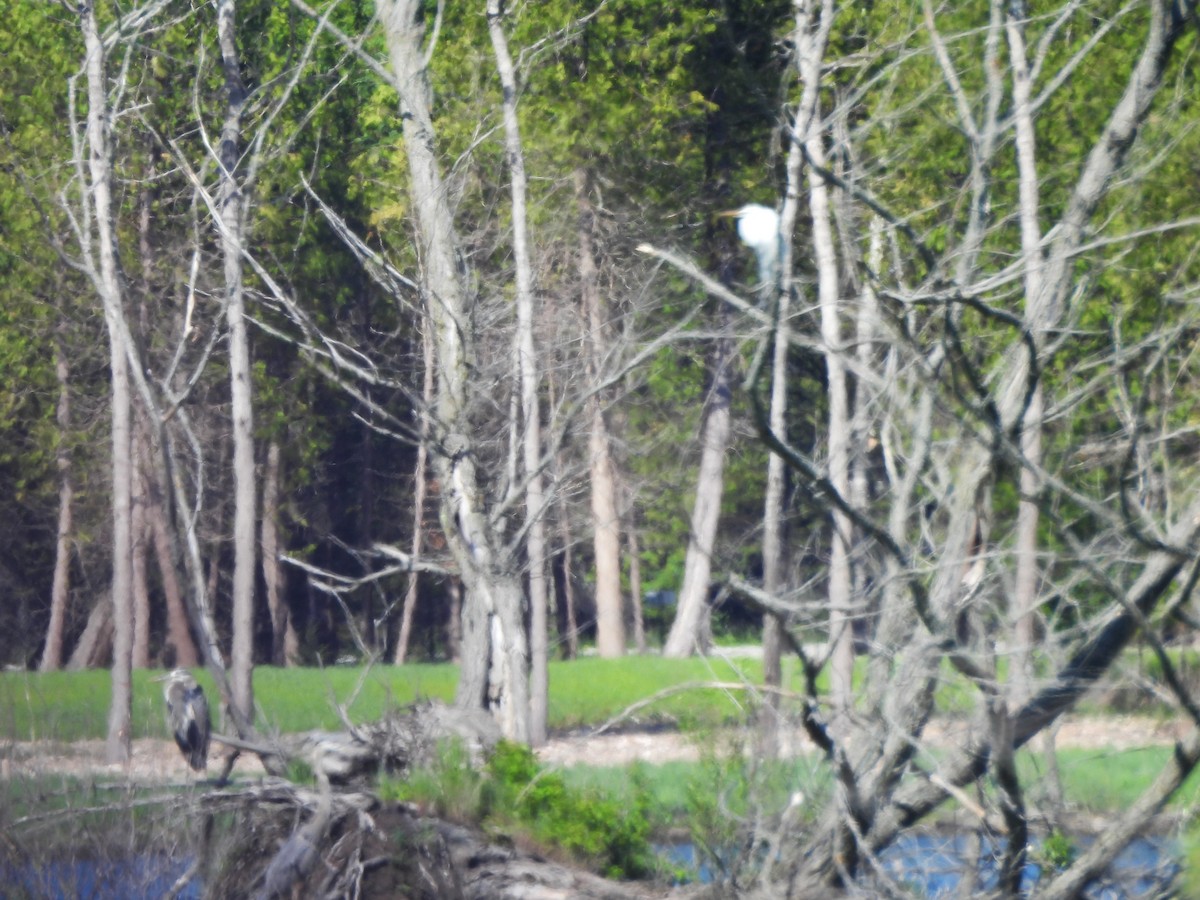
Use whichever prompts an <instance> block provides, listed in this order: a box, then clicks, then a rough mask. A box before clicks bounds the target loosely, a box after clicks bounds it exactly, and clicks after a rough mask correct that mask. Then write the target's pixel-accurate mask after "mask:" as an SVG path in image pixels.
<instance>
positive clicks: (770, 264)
mask: <svg viewBox="0 0 1200 900" xmlns="http://www.w3.org/2000/svg"><path fill="white" fill-rule="evenodd" d="M723 215H727V216H732V217H734V218H736V219H737V232H738V237H739V238H741V240H742V243H743V244H745V245H746V246H747V247H749V248H750V249H751V250H753V251H754V255H755V256H756V257H758V283H759V286H760V287H763V286H765V285H768V284H775V283H776V282H777V281H778V279H779V260H780V257H781V256H782V246H781V240H780V236H779V213H777V212H775V210H773V209H771V208H770V207H769V206H762V205H761V204H758V203H747V204H746V205H745V206H743V207H741V208H739V209H735V210H731V211H730V212H728V213H723Z"/></svg>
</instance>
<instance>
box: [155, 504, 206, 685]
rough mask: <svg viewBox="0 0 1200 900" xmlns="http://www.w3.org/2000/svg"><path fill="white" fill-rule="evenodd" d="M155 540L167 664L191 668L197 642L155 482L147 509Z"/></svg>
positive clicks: (194, 661)
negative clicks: (163, 603) (164, 611)
mask: <svg viewBox="0 0 1200 900" xmlns="http://www.w3.org/2000/svg"><path fill="white" fill-rule="evenodd" d="M146 512H147V516H148V518H149V523H150V529H151V532H152V535H153V539H154V554H155V558H156V559H157V561H158V572H159V577H160V578H161V579H162V589H163V596H164V598H165V601H166V606H167V646H168V647H170V648H171V651H172V659H171V660H170V661H169V663H168V664H169V665H170V666H172V667H175V666H181V667H183V668H185V669H190V668H191V667H192V666H195V665H197V664H198V663H199V661H200V657H199V655H198V654H197V653H196V643H195V641H193V640H192V634H191V632H190V631H189V630H188V614H187V609H186V608H185V606H184V600H183V592H182V590H181V589H180V586H179V575H178V572H177V570H176V568H175V554H174V552H173V551H172V549H171V535H170V532H169V528H170V526H169V525H168V524H167V515H166V510H165V509H164V508H163V502H162V490H161V488H160V487H159V486H158V484H157V482H155V483H153V484H152V486H151V492H150V506H149V508H148V509H147V510H146Z"/></svg>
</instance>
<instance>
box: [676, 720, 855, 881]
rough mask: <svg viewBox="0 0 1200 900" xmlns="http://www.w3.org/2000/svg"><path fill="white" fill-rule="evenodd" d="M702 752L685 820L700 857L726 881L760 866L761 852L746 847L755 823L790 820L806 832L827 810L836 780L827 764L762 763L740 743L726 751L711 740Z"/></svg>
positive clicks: (811, 760)
mask: <svg viewBox="0 0 1200 900" xmlns="http://www.w3.org/2000/svg"><path fill="white" fill-rule="evenodd" d="M701 746H702V747H703V748H704V750H703V752H702V755H701V759H700V762H699V763H698V764H697V765H696V766H695V767H694V769H693V776H692V779H691V781H690V782H689V783H688V786H687V807H686V809H687V812H686V815H685V817H684V818H685V821H686V823H687V827H688V829H689V831H690V833H691V838H692V842H693V843H694V844H695V847H696V850H697V854H698V856H700V857H701V858H703V859H704V861H705V862H706V863H707V864H708V865H709V866H710V867H711V868H712V869H713V871H716V872H720V873H721V874H722V876H724V877H732V875H733V873H735V872H740V871H744V868H745V867H747V866H750V867H756V866H757V865H758V864H759V863H760V862H761V860H760V859H758V857H757V855H756V854H757V853H758V848H756V847H751V846H748V842H747V841H746V835H747V833H748V832H749V829H750V826H751V823H754V822H757V823H759V824H762V823H766V822H772V821H779V820H780V818H781V817H783V816H785V815H786V816H787V817H788V820H789V822H790V823H791V826H792V827H803V826H804V824H805V823H806V822H807V821H808V819H809V818H810V816H811V814H812V813H813V812H815V811H816V810H820V809H822V808H824V801H825V799H826V798H827V797H828V795H829V792H830V790H831V788H832V778H831V775H830V772H829V769H828V768H827V766H826V765H825V763H824V762H823V761H821V760H818V759H815V758H809V757H804V756H800V757H796V758H794V759H788V760H763V759H760V758H758V757H757V756H756V755H755V754H753V753H745V752H742V750H743V748H742V747H741V746H740V744H739V743H738V742H736V741H734V742H731V743H730V745H729V746H728V747H722V746H721V742H720V741H719V740H713V739H709V740H704V741H701Z"/></svg>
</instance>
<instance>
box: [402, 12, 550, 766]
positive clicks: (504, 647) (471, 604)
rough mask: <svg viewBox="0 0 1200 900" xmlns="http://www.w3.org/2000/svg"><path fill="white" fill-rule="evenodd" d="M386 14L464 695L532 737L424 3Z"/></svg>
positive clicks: (515, 591) (517, 605)
mask: <svg viewBox="0 0 1200 900" xmlns="http://www.w3.org/2000/svg"><path fill="white" fill-rule="evenodd" d="M379 11H380V18H381V21H382V23H383V28H384V33H385V38H386V41H387V45H388V53H389V57H390V60H391V65H392V71H393V73H394V74H395V76H396V82H395V84H396V88H397V90H398V91H399V93H400V106H401V118H402V124H403V130H404V150H405V155H406V157H407V160H408V169H409V175H410V178H411V184H412V200H413V207H414V215H415V218H416V224H417V232H418V249H419V252H420V254H421V257H422V261H423V268H422V278H423V280H424V286H425V289H426V297H427V298H428V301H429V302H428V303H427V306H426V314H427V315H428V316H429V320H430V323H431V326H432V329H433V334H434V346H435V351H436V357H437V362H438V368H437V376H438V377H437V382H436V384H437V390H436V394H437V401H436V403H435V411H436V417H435V419H434V421H435V423H436V427H437V428H438V433H437V434H435V435H434V442H433V446H435V447H436V448H437V452H436V454H435V455H434V468H435V470H436V472H437V476H438V482H439V484H440V491H441V493H440V501H441V502H440V511H441V520H442V529H443V531H444V532H445V534H446V537H447V541H448V543H449V545H450V549H451V552H452V553H453V554H454V558H455V561H456V562H457V564H458V567H459V572H460V576H461V578H462V582H463V586H464V588H465V589H466V598H465V602H464V604H463V616H462V624H463V634H462V641H463V645H462V652H461V668H460V674H459V684H458V692H457V697H456V702H457V703H458V704H459V705H461V706H466V707H480V706H491V707H492V708H493V710H494V711H495V712H496V714H497V715H498V717H499V718H500V722H501V727H502V728H503V730H504V733H505V735H506V736H507V737H508V738H510V739H512V740H517V741H521V742H528V740H529V734H530V731H529V724H530V723H529V672H528V666H529V651H528V645H527V642H526V639H525V627H524V621H523V616H524V603H525V595H524V591H523V590H522V586H521V580H520V578H519V575H518V573H517V571H516V567H515V563H514V561H513V560H512V559H511V558H509V557H508V556H507V554H502V551H501V548H500V542H499V540H498V537H497V535H496V532H495V529H494V526H493V525H492V523H491V522H490V520H489V518H488V515H487V511H486V509H485V508H484V494H483V491H482V490H481V488H480V478H479V474H478V472H477V468H476V459H475V453H474V443H473V440H474V438H473V428H472V426H471V423H470V422H469V421H468V416H467V402H468V399H469V389H468V382H467V376H468V373H469V369H470V364H471V360H472V359H473V357H474V355H475V340H476V334H475V322H474V298H473V297H471V296H469V294H468V290H467V286H466V276H467V272H466V264H465V262H464V258H463V256H462V254H461V252H460V247H459V241H458V237H457V235H456V234H455V230H454V222H453V217H452V215H451V211H450V206H449V201H448V199H447V194H446V191H445V190H444V187H443V183H442V178H441V172H440V170H439V167H438V159H437V155H436V150H435V133H434V127H433V119H432V115H431V112H430V107H429V98H430V94H431V92H430V85H429V80H428V73H427V71H426V63H425V59H424V56H425V54H424V49H423V47H422V43H423V38H424V32H425V29H424V18H423V13H422V4H421V3H420V2H418V0H384V2H383V3H381V4H380V6H379ZM493 664H494V665H493Z"/></svg>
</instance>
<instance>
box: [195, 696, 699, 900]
mask: <svg viewBox="0 0 1200 900" xmlns="http://www.w3.org/2000/svg"><path fill="white" fill-rule="evenodd" d="M348 725H349V723H348ZM499 738H500V734H499V730H498V728H497V726H496V724H495V721H494V720H493V719H492V717H491V716H489V715H488V714H487V713H484V712H478V713H475V712H469V711H463V710H457V709H453V708H450V707H447V706H444V705H442V704H438V703H423V704H418V705H416V706H413V707H410V708H409V709H407V710H405V711H403V712H399V713H396V714H392V715H388V716H386V717H385V718H384V719H383V720H381V721H379V722H374V723H371V724H368V725H353V726H349V727H348V728H347V730H346V731H342V732H311V733H308V734H303V735H294V736H288V737H286V738H281V739H279V740H278V741H276V742H274V743H273V744H272V746H271V747H269V748H263V747H253V746H248V745H246V743H245V742H242V741H239V740H236V739H232V738H228V739H227V738H219V737H218V736H216V735H214V740H222V741H224V742H225V743H228V744H230V745H231V746H235V747H237V748H238V749H240V750H250V751H253V752H259V753H264V752H267V753H274V754H276V755H277V756H279V757H282V758H291V759H300V760H304V761H306V762H307V763H309V764H310V765H311V767H312V769H313V771H314V773H315V774H316V776H317V780H318V784H319V789H318V790H316V791H314V790H312V789H309V788H304V787H300V786H297V785H295V784H293V783H292V782H290V781H287V780H286V779H282V778H269V779H265V780H263V781H261V782H259V783H257V784H251V785H245V786H242V787H240V788H237V789H235V790H229V789H225V790H214V791H210V792H208V793H206V794H204V795H203V796H202V797H201V798H199V801H198V802H199V804H200V809H201V812H202V813H203V814H204V815H206V816H212V815H215V814H217V813H223V814H226V815H227V814H228V813H230V812H231V811H233V812H236V813H237V815H238V816H239V819H238V821H237V824H236V825H235V829H236V830H235V834H234V835H233V836H232V839H231V840H229V841H227V842H226V843H225V844H224V847H223V849H218V850H216V853H217V854H218V855H219V858H220V863H219V865H218V866H210V867H209V871H210V873H211V872H212V870H213V869H214V868H215V869H217V870H218V871H217V872H216V873H215V875H214V874H210V875H209V876H208V877H206V878H205V881H206V885H205V893H206V894H207V895H209V896H221V897H256V898H263V900H266V898H275V897H314V898H315V897H365V898H372V897H380V898H382V897H407V898H422V900H484V898H489V900H493V898H494V900H518V898H520V900H533V898H538V900H554V898H568V897H571V898H580V900H651V898H665V897H688V898H698V897H702V896H715V895H713V894H712V893H711V891H710V890H709V889H701V888H668V887H665V886H662V885H653V884H644V883H637V882H615V881H608V880H606V879H604V878H601V877H599V876H596V875H593V874H591V873H589V872H586V871H582V870H580V869H577V868H573V867H571V866H569V865H564V864H561V863H558V862H554V861H550V860H546V859H542V858H540V857H538V856H536V855H534V854H532V853H528V852H523V851H522V850H521V849H519V848H517V847H516V846H514V844H513V842H511V841H504V840H503V839H500V840H497V839H496V838H495V836H490V837H489V836H485V835H484V834H482V833H481V832H479V831H477V830H475V829H472V828H468V827H464V826H462V825H456V824H451V823H449V822H445V821H442V820H440V819H437V818H433V817H431V816H427V815H424V814H422V812H421V811H420V810H418V809H416V808H415V807H413V806H411V805H407V804H396V803H392V804H383V803H381V802H380V801H379V800H378V798H377V797H375V796H374V795H373V794H372V793H370V792H369V790H357V791H349V792H348V791H347V789H346V786H347V785H355V786H363V787H369V785H370V776H372V775H374V774H377V773H380V772H384V771H386V772H390V773H393V774H400V775H401V776H402V775H403V773H404V772H406V771H408V770H410V769H412V768H416V767H420V766H423V765H425V764H427V763H429V762H431V761H432V760H433V759H434V754H435V753H436V752H437V750H438V747H439V745H440V744H441V743H442V742H444V741H445V740H447V739H456V740H460V741H463V742H464V743H465V744H466V745H467V746H468V748H470V749H471V750H472V752H473V754H474V755H475V757H476V759H478V760H482V758H483V756H484V755H485V754H486V753H487V752H488V751H490V750H491V749H492V748H493V747H494V746H495V744H496V743H497V741H498V740H499Z"/></svg>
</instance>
